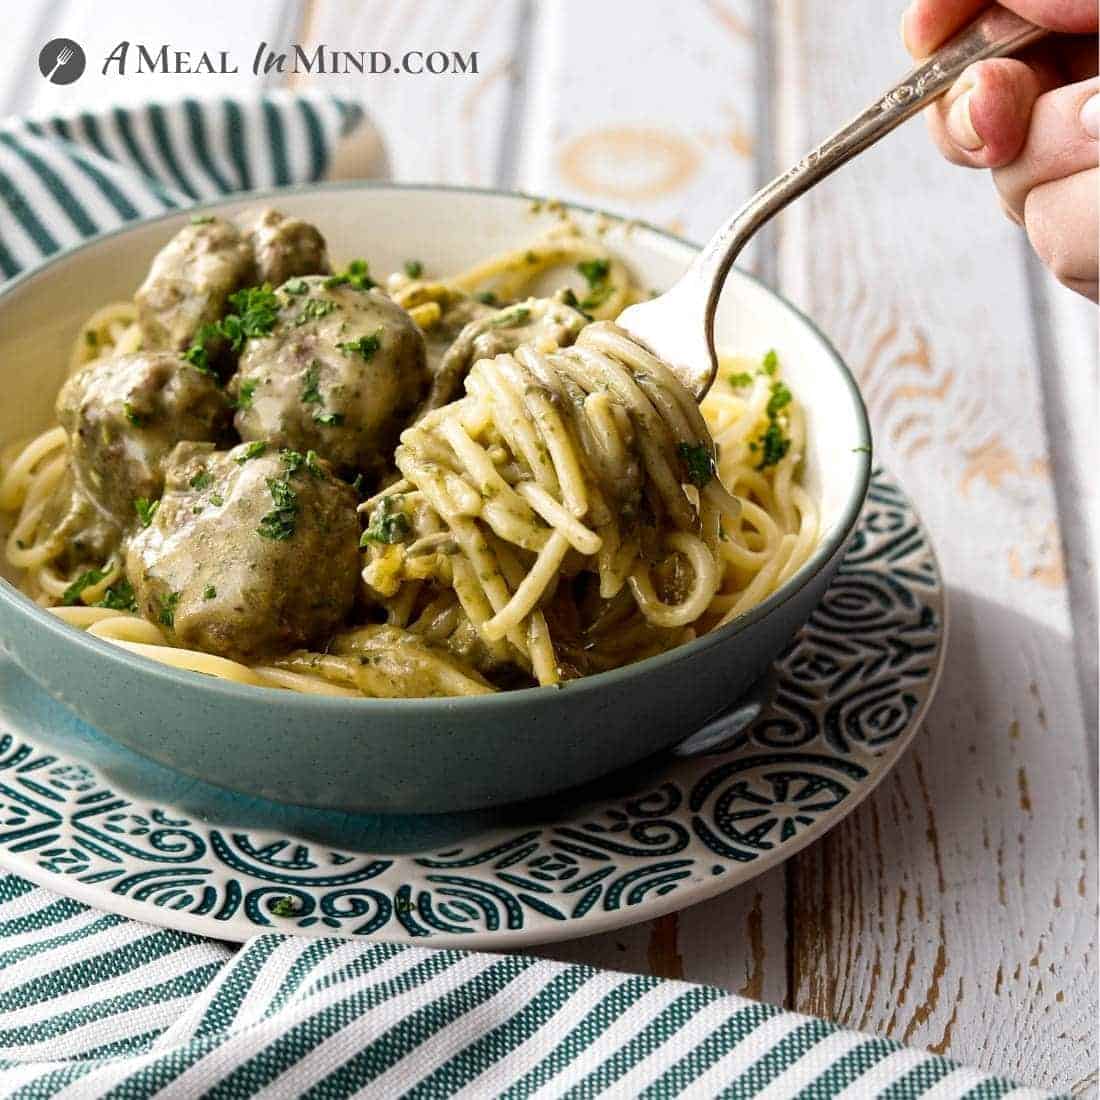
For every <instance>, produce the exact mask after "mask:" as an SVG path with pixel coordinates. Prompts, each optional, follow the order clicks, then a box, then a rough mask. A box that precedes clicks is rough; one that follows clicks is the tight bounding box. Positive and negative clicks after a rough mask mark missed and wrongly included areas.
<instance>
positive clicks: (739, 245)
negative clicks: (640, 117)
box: [618, 4, 1047, 400]
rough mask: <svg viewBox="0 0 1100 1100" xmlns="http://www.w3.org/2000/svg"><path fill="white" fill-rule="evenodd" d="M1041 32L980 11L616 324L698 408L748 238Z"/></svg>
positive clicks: (996, 10) (994, 11)
mask: <svg viewBox="0 0 1100 1100" xmlns="http://www.w3.org/2000/svg"><path fill="white" fill-rule="evenodd" d="M1046 33H1047V32H1046V31H1045V30H1043V29H1042V28H1041V27H1037V26H1035V24H1034V23H1029V22H1028V21H1027V20H1026V19H1022V18H1020V16H1018V15H1016V14H1015V13H1013V12H1010V11H1009V10H1008V9H1007V8H1003V7H1001V5H999V4H994V5H993V6H991V7H989V8H987V9H986V10H985V11H983V12H982V14H981V15H979V16H978V18H977V19H975V20H974V21H973V22H972V23H970V24H969V25H968V26H966V27H964V28H963V29H962V30H961V31H959V32H958V34H956V35H955V37H954V38H951V39H949V40H948V41H947V42H945V43H944V44H943V45H942V46H941V47H940V48H939V49H938V50H936V52H935V53H934V54H932V55H931V57H929V58H928V59H927V60H926V61H923V62H921V64H920V65H918V66H917V67H916V68H915V69H913V71H912V72H910V73H909V75H908V76H906V77H904V78H903V79H902V80H901V82H900V83H898V84H896V85H894V87H893V88H891V89H890V90H889V91H888V92H886V93H885V94H884V95H882V96H880V97H879V98H878V99H876V100H875V102H874V103H872V104H871V106H870V107H868V108H867V110H865V111H864V112H863V113H862V114H860V115H857V116H856V117H855V118H854V119H852V120H851V122H849V123H848V124H847V125H845V126H842V127H841V128H840V129H839V130H837V132H836V133H835V134H833V135H832V136H831V137H828V138H826V139H825V140H824V141H823V142H822V143H821V144H820V145H819V146H818V147H817V148H816V149H814V150H813V151H812V152H810V153H808V154H807V155H806V156H804V157H803V158H802V159H801V160H800V161H799V162H798V163H797V164H796V165H795V166H794V167H793V168H791V169H789V170H788V171H786V172H784V173H783V175H781V176H777V177H776V178H775V179H774V180H772V182H771V183H769V184H767V186H765V187H764V188H763V189H762V190H760V191H758V192H757V193H756V194H755V195H753V197H752V198H751V199H749V201H748V202H747V203H745V205H744V206H742V207H741V209H740V210H738V211H737V213H736V214H734V216H733V217H732V218H731V219H730V220H729V221H728V222H726V224H725V225H724V226H722V228H721V229H719V230H718V232H717V233H715V234H714V236H713V237H711V239H710V241H709V242H708V243H707V244H706V246H705V247H704V248H703V251H702V252H700V253H699V255H698V256H697V257H696V258H695V260H694V262H693V263H692V265H691V266H690V267H689V268H688V269H687V271H686V272H685V273H684V274H683V276H681V278H680V279H679V281H678V282H676V283H675V284H674V285H673V286H672V287H671V288H670V289H669V290H667V291H665V293H664V294H662V295H661V296H660V297H659V298H654V299H652V300H651V301H648V302H642V303H640V304H638V305H635V306H631V307H630V308H629V309H628V310H626V311H625V312H623V313H622V314H621V315H620V316H619V319H618V324H619V325H620V326H621V327H622V328H624V329H626V331H627V332H629V333H630V335H631V336H633V337H634V338H635V339H636V340H639V341H641V342H642V343H643V344H645V345H646V346H647V347H648V348H649V349H650V350H651V351H652V352H654V353H655V354H656V355H657V356H659V357H660V358H662V359H664V360H665V362H666V363H668V364H669V366H670V367H672V369H673V370H674V371H675V373H676V375H677V377H678V378H679V379H680V380H681V381H682V382H683V383H684V385H685V386H687V387H688V389H689V390H691V392H692V393H694V394H695V396H696V397H697V398H699V399H700V400H702V398H703V395H704V394H705V393H706V392H707V390H709V389H710V385H711V383H712V382H713V381H714V375H715V372H716V371H717V369H718V360H717V357H716V355H715V351H714V314H715V310H716V309H717V306H718V299H719V296H720V295H721V292H722V284H723V283H724V282H725V279H726V275H727V274H729V269H730V267H731V266H732V265H733V261H734V260H735V259H736V258H737V255H738V253H740V251H741V250H742V249H743V248H744V247H745V244H746V243H747V242H748V240H749V239H750V238H751V237H752V235H753V234H754V233H755V232H756V231H757V230H758V229H759V228H760V227H761V226H762V225H764V224H765V223H766V222H768V221H769V220H770V219H771V218H772V217H774V216H775V215H776V214H777V213H779V211H780V210H782V209H783V208H784V207H785V206H786V205H787V204H788V203H790V202H792V201H793V200H794V199H796V198H798V196H799V195H801V194H803V193H804V192H806V191H808V190H809V189H810V188H811V187H813V186H814V184H816V183H820V182H821V180H823V179H824V178H825V177H826V176H827V175H829V174H830V173H831V172H834V171H835V170H836V169H837V168H839V167H840V166H841V165H842V164H844V163H846V162H847V161H849V160H851V159H852V157H854V156H855V155H856V154H857V153H862V152H863V150H864V149H866V148H867V147H868V146H870V145H874V143H875V142H876V141H878V140H879V139H880V138H882V137H885V136H886V135H887V134H888V133H890V131H891V130H893V129H894V128H895V127H897V126H899V125H901V123H903V122H904V121H905V120H906V119H908V118H911V117H912V116H913V115H915V114H916V113H917V112H918V111H920V110H922V109H923V108H924V107H927V106H928V105H929V104H930V103H931V102H932V101H933V100H935V99H938V98H939V97H940V96H941V95H943V94H944V92H946V91H947V90H948V88H950V87H951V85H952V84H953V83H954V81H955V80H956V78H957V77H958V76H959V75H960V74H961V73H962V71H963V70H964V69H965V68H966V67H967V66H968V65H970V64H972V63H973V62H975V61H982V60H984V59H985V58H988V57H1004V56H1005V55H1007V54H1011V53H1015V52H1016V51H1018V50H1021V49H1023V48H1024V47H1025V46H1028V45H1030V44H1031V43H1032V42H1035V41H1037V40H1038V39H1039V38H1041V37H1043V35H1045V34H1046Z"/></svg>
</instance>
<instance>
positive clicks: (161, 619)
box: [157, 592, 180, 630]
mask: <svg viewBox="0 0 1100 1100" xmlns="http://www.w3.org/2000/svg"><path fill="white" fill-rule="evenodd" d="M179 603H180V594H179V593H178V592H169V593H168V595H167V596H161V597H160V611H159V613H158V614H157V622H158V623H160V625H161V626H166V627H168V629H169V630H171V629H172V627H174V626H175V625H176V608H177V607H179Z"/></svg>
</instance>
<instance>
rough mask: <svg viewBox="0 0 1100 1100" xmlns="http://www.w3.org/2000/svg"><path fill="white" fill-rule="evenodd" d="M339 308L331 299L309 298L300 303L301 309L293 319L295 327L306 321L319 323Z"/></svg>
mask: <svg viewBox="0 0 1100 1100" xmlns="http://www.w3.org/2000/svg"><path fill="white" fill-rule="evenodd" d="M339 308H340V307H339V305H337V303H336V302H334V301H333V300H332V299H331V298H310V299H308V300H307V301H305V302H303V303H302V309H301V311H300V312H299V314H298V316H297V317H296V318H295V319H294V324H295V325H304V324H306V323H307V322H308V321H319V320H320V319H321V318H322V317H327V316H328V315H329V314H330V313H335V312H336V310H338V309H339Z"/></svg>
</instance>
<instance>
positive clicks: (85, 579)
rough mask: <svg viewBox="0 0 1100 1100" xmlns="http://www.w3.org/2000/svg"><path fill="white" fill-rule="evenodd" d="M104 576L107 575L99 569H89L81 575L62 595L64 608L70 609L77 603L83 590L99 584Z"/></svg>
mask: <svg viewBox="0 0 1100 1100" xmlns="http://www.w3.org/2000/svg"><path fill="white" fill-rule="evenodd" d="M105 576H107V574H106V573H104V572H103V571H102V570H100V569H89V570H88V571H87V572H85V573H81V574H80V576H79V577H77V578H76V580H75V581H73V583H72V584H70V585H69V587H68V588H66V589H65V591H64V592H63V593H62V595H61V602H62V603H63V604H64V605H65V606H66V607H72V606H73V604H75V603H79V602H80V596H81V593H82V592H83V591H84V589H85V588H91V587H92V586H93V585H96V584H99V582H100V581H101V580H103V578H104V577H105Z"/></svg>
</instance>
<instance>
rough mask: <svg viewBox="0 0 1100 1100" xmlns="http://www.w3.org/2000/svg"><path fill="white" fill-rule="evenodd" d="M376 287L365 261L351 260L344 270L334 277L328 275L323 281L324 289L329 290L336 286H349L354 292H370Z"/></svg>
mask: <svg viewBox="0 0 1100 1100" xmlns="http://www.w3.org/2000/svg"><path fill="white" fill-rule="evenodd" d="M377 285H378V284H377V283H376V282H375V281H374V280H373V279H372V278H371V277H370V268H369V267H368V266H367V261H366V260H352V261H351V263H349V264H348V266H347V268H345V270H343V271H341V272H338V273H337V274H336V275H330V276H329V277H328V278H327V279H326V280H325V287H326V288H327V289H329V290H331V289H332V288H333V287H337V286H350V287H352V288H353V289H354V290H370V288H371V287H373V286H377Z"/></svg>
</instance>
